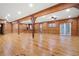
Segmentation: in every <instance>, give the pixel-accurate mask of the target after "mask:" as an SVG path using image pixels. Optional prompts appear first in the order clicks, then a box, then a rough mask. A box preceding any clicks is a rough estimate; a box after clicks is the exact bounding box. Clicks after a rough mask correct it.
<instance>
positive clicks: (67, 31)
mask: <svg viewBox="0 0 79 59" xmlns="http://www.w3.org/2000/svg"><path fill="white" fill-rule="evenodd" d="M60 35H71V23H63V24H60Z"/></svg>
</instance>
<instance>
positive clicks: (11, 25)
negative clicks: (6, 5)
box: [10, 22, 13, 33]
mask: <svg viewBox="0 0 79 59" xmlns="http://www.w3.org/2000/svg"><path fill="white" fill-rule="evenodd" d="M10 24H11V32H12V33H13V23H12V22H10Z"/></svg>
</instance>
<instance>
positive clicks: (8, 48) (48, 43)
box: [0, 33, 79, 56]
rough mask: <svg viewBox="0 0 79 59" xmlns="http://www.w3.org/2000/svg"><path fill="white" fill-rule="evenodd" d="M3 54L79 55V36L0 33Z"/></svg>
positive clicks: (1, 53) (0, 49) (1, 52)
mask: <svg viewBox="0 0 79 59" xmlns="http://www.w3.org/2000/svg"><path fill="white" fill-rule="evenodd" d="M0 55H1V56H79V37H78V36H59V35H54V34H46V33H45V34H44V33H35V38H34V39H33V38H32V34H31V33H20V34H19V35H18V34H17V33H9V34H5V35H0Z"/></svg>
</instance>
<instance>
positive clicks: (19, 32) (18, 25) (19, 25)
mask: <svg viewBox="0 0 79 59" xmlns="http://www.w3.org/2000/svg"><path fill="white" fill-rule="evenodd" d="M17 23H18V34H20V25H19V21H17Z"/></svg>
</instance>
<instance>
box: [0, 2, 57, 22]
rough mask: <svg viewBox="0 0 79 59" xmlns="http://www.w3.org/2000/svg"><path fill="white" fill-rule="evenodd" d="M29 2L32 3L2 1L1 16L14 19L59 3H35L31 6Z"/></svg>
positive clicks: (0, 4)
mask: <svg viewBox="0 0 79 59" xmlns="http://www.w3.org/2000/svg"><path fill="white" fill-rule="evenodd" d="M29 4H31V3H0V18H2V19H7V21H9V22H10V21H14V20H16V19H19V18H22V17H25V16H28V15H30V14H33V13H36V12H38V11H40V10H43V9H46V8H48V7H51V6H54V5H56V4H58V3H35V4H34V3H33V6H32V5H31V7H30V6H29ZM18 13H19V14H18Z"/></svg>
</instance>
